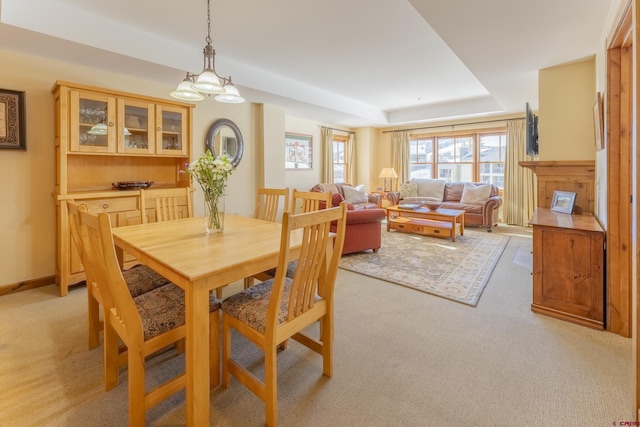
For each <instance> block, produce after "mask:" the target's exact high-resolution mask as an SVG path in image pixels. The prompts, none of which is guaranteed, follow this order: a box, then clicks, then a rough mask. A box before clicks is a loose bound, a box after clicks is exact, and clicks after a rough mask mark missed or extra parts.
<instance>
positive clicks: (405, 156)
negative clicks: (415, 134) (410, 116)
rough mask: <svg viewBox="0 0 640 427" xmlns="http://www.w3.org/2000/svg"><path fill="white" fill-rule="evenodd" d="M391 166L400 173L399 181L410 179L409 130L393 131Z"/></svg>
mask: <svg viewBox="0 0 640 427" xmlns="http://www.w3.org/2000/svg"><path fill="white" fill-rule="evenodd" d="M391 166H392V167H393V169H395V171H396V173H397V174H398V183H404V182H407V181H409V178H410V175H411V165H410V163H409V132H408V131H397V132H392V133H391ZM398 187H399V186H398Z"/></svg>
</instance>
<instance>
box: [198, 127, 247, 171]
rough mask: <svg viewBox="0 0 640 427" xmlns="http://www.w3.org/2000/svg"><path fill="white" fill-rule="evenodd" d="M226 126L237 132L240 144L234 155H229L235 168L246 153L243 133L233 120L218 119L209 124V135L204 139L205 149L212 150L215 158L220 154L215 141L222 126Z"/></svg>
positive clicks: (236, 135)
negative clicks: (217, 151)
mask: <svg viewBox="0 0 640 427" xmlns="http://www.w3.org/2000/svg"><path fill="white" fill-rule="evenodd" d="M224 126H228V127H230V128H231V130H232V131H233V133H234V134H235V137H236V143H237V144H238V149H237V150H236V153H235V155H234V156H233V157H229V162H230V163H231V166H233V167H234V168H235V167H236V166H238V164H239V163H240V160H241V159H242V154H243V153H244V141H243V140H242V133H240V129H239V128H238V126H237V125H236V124H235V123H234V122H232V121H231V120H229V119H218V120H216V121H215V122H213V124H212V125H211V126H209V129H208V130H207V136H206V137H205V139H204V145H205V149H208V150H211V154H213V157H214V158H216V157H218V155H219V154H217V153H216V150H215V144H214V142H215V139H216V135H217V134H218V132H219V131H220V128H222V127H224Z"/></svg>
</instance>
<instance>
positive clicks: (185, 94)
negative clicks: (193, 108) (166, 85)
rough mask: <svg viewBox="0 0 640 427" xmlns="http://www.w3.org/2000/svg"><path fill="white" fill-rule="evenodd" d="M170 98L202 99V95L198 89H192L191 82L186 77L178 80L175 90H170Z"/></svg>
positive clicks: (184, 99)
mask: <svg viewBox="0 0 640 427" xmlns="http://www.w3.org/2000/svg"><path fill="white" fill-rule="evenodd" d="M169 95H171V97H172V98H176V99H181V100H183V101H202V100H203V99H204V96H203V95H202V94H201V93H199V92H198V91H195V90H193V88H192V87H191V82H190V81H189V80H187V79H185V80H183V81H182V82H180V84H179V85H178V87H177V88H176V90H174V91H173V92H171V93H170V94H169Z"/></svg>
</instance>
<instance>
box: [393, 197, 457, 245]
mask: <svg viewBox="0 0 640 427" xmlns="http://www.w3.org/2000/svg"><path fill="white" fill-rule="evenodd" d="M386 211H387V231H390V230H396V231H400V232H404V233H415V234H424V235H427V236H436V237H450V238H451V241H452V242H455V241H456V235H458V234H460V235H461V236H464V211H462V210H457V209H442V208H440V209H437V210H435V211H432V210H430V209H428V208H418V209H405V208H403V207H402V205H398V206H390V207H388V208H386Z"/></svg>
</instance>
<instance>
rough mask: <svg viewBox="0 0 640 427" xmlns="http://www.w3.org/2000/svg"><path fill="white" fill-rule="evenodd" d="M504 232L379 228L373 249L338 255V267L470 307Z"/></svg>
mask: <svg viewBox="0 0 640 427" xmlns="http://www.w3.org/2000/svg"><path fill="white" fill-rule="evenodd" d="M508 242H509V236H505V235H503V234H498V233H488V232H486V231H485V230H484V229H483V230H482V231H479V230H473V229H465V230H464V236H457V237H456V241H455V242H452V241H451V239H442V238H438V237H429V236H421V235H415V234H408V233H401V232H396V231H390V232H387V231H386V225H385V226H384V228H383V231H382V247H381V248H380V250H379V251H378V252H377V253H373V252H361V253H355V254H349V255H345V256H343V257H342V260H341V262H340V267H341V268H343V269H345V270H349V271H353V272H356V273H360V274H364V275H365V276H371V277H375V278H377V279H381V280H385V281H387V282H391V283H395V284H398V285H402V286H406V287H408V288H412V289H416V290H418V291H422V292H426V293H429V294H433V295H437V296H440V297H443V298H446V299H449V300H452V301H456V302H460V303H463V304H467V305H470V306H473V307H475V306H476V305H477V304H478V301H479V300H480V296H481V295H482V291H483V290H484V288H485V286H486V285H487V282H488V281H489V278H490V277H491V273H492V272H493V268H494V267H495V266H496V263H497V262H498V259H500V255H502V251H504V248H505V247H506V246H507V243H508Z"/></svg>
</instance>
